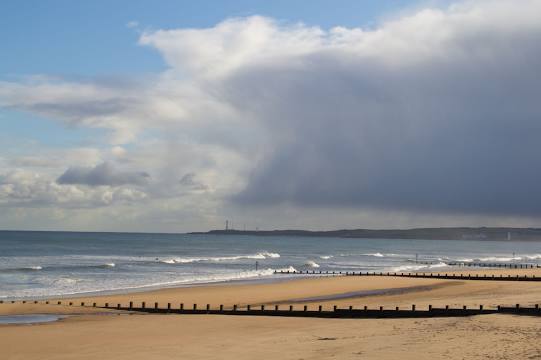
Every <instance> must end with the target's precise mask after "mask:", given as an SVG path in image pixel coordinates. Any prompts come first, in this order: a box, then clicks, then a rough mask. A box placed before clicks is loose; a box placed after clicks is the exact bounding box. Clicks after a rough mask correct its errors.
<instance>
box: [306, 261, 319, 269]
mask: <svg viewBox="0 0 541 360" xmlns="http://www.w3.org/2000/svg"><path fill="white" fill-rule="evenodd" d="M304 266H307V267H311V268H318V267H319V264H318V263H316V262H315V261H312V260H308V261H307V262H305V263H304Z"/></svg>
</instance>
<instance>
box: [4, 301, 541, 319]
mask: <svg viewBox="0 0 541 360" xmlns="http://www.w3.org/2000/svg"><path fill="white" fill-rule="evenodd" d="M3 303H15V301H8V302H4V301H0V304H3ZM22 303H34V304H38V303H42V304H50V305H67V306H74V307H78V306H81V307H93V308H100V309H109V310H119V311H126V312H139V313H150V314H183V315H237V316H282V317H313V318H339V319H382V318H388V319H395V318H433V317H466V316H474V315H489V314H511V315H526V316H541V308H540V307H539V305H538V304H536V305H534V306H532V307H524V306H520V304H516V305H515V306H498V307H496V308H486V307H484V306H483V305H479V306H478V307H476V308H472V307H467V306H462V307H460V308H451V307H449V306H445V307H441V308H439V307H433V306H432V305H428V307H427V308H424V309H418V308H417V307H416V306H415V305H411V307H408V308H399V307H394V308H384V307H383V306H380V307H378V308H375V309H369V308H368V307H367V306H364V307H363V308H354V307H353V306H349V307H346V308H339V307H337V306H336V305H335V306H333V307H332V310H327V309H325V310H324V308H323V306H322V305H319V306H317V309H316V310H313V308H314V306H312V308H310V309H309V307H308V305H303V306H299V307H295V306H294V305H289V306H279V305H274V306H265V305H257V306H251V305H245V306H243V307H241V306H238V305H233V306H232V307H225V306H224V305H219V306H211V305H210V304H206V305H204V306H200V305H198V304H192V305H190V306H185V305H184V304H178V305H176V306H175V305H174V304H172V303H166V304H164V305H163V306H160V304H159V303H157V302H155V303H153V304H147V303H145V302H141V303H138V304H135V303H134V302H133V301H130V302H129V304H110V303H104V304H97V303H95V302H94V303H91V304H85V303H84V302H81V303H80V305H79V303H74V302H73V301H69V302H64V303H63V302H62V301H41V302H40V301H22ZM148 305H150V306H148Z"/></svg>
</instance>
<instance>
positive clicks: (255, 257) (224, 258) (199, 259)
mask: <svg viewBox="0 0 541 360" xmlns="http://www.w3.org/2000/svg"><path fill="white" fill-rule="evenodd" d="M279 257H280V254H278V253H272V252H267V251H264V252H260V253H257V254H252V255H237V256H211V257H185V258H184V257H175V258H169V259H163V260H158V261H159V262H161V263H164V264H189V263H195V262H220V261H235V260H247V259H253V260H264V259H276V258H279Z"/></svg>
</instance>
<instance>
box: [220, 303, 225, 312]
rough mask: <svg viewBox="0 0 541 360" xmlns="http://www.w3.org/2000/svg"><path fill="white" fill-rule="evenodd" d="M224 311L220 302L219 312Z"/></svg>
mask: <svg viewBox="0 0 541 360" xmlns="http://www.w3.org/2000/svg"><path fill="white" fill-rule="evenodd" d="M222 311H224V305H223V304H220V312H222Z"/></svg>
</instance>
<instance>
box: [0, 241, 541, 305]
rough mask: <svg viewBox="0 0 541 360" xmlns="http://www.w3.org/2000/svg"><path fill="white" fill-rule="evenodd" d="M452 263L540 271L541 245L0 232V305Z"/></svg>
mask: <svg viewBox="0 0 541 360" xmlns="http://www.w3.org/2000/svg"><path fill="white" fill-rule="evenodd" d="M416 259H417V260H419V261H428V262H432V264H430V265H424V264H419V263H416ZM451 262H464V263H467V262H485V263H487V264H488V263H498V262H502V263H503V262H505V263H509V262H517V263H529V264H541V242H532V241H515V240H511V241H489V240H422V239H419V240H411V239H408V240H401V239H354V238H331V237H290V236H251V235H218V234H141V233H90V232H86V233H84V232H32V231H0V299H6V300H10V299H11V300H12V299H28V298H32V299H39V298H51V297H62V296H72V295H85V294H96V293H117V292H130V291H140V290H144V289H156V288H165V287H179V286H196V285H199V284H206V283H224V282H238V281H278V280H280V279H283V277H284V275H277V274H274V271H275V270H286V271H287V270H289V271H294V270H323V271H326V270H330V271H396V272H405V271H435V270H436V269H437V271H444V270H445V269H448V268H449V265H448V264H449V263H451Z"/></svg>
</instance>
